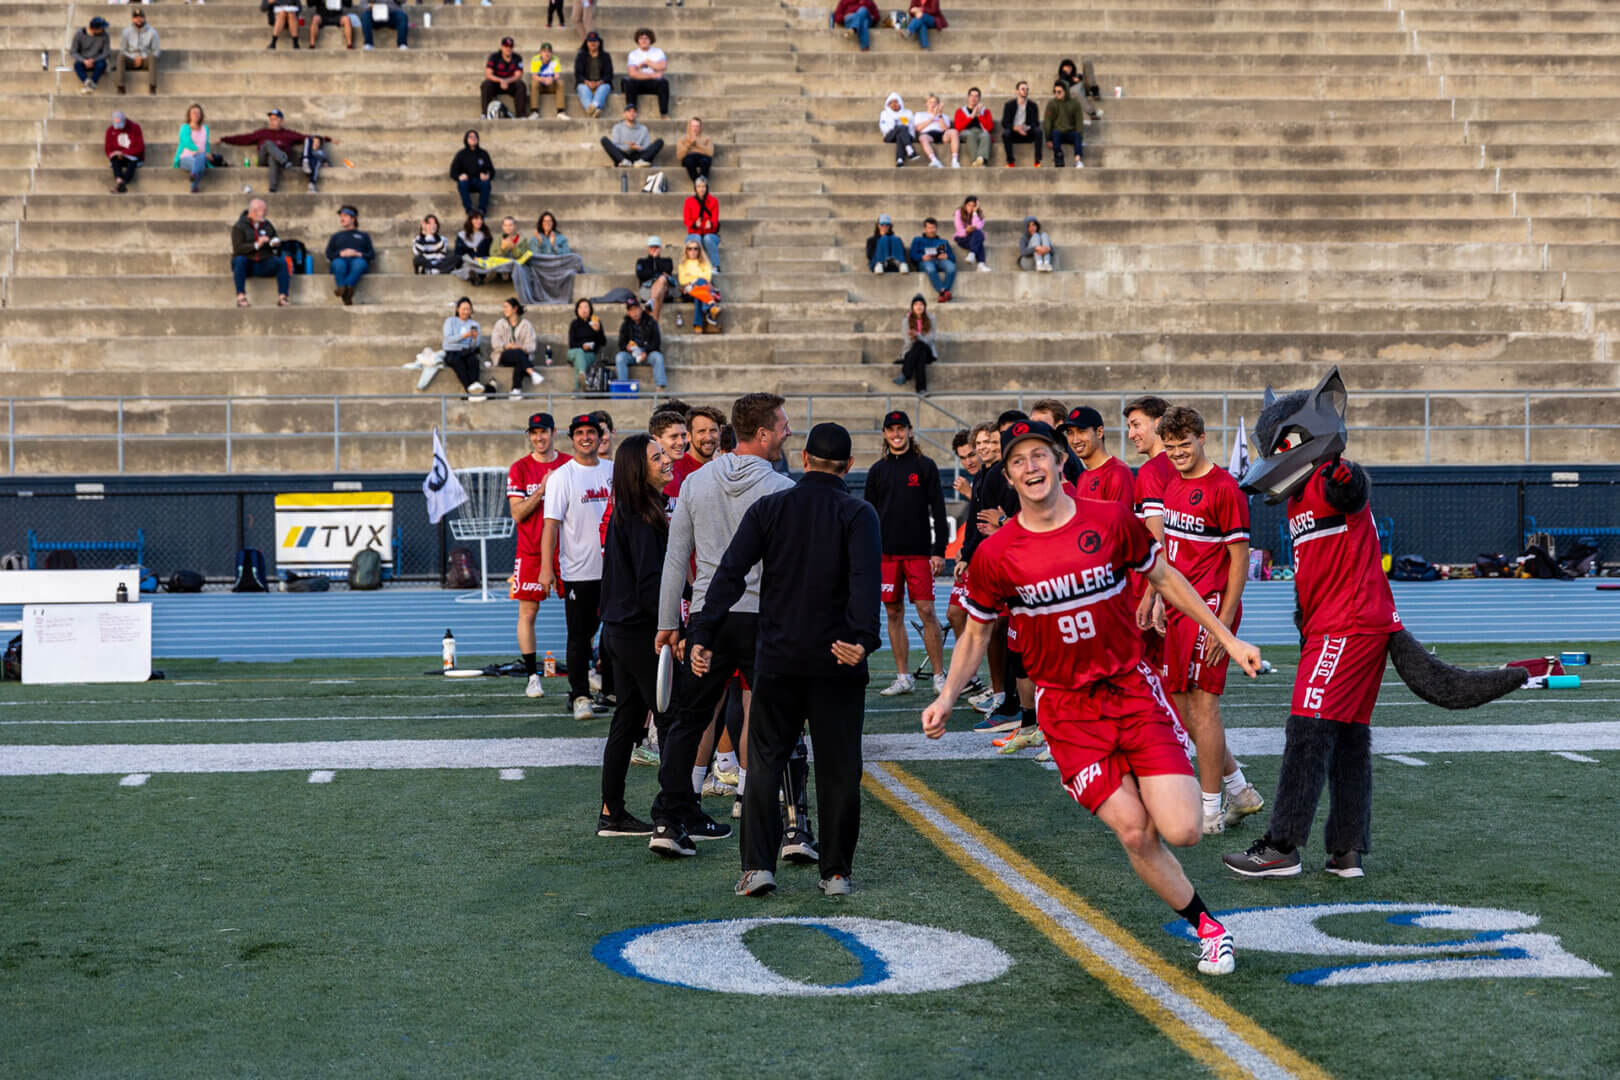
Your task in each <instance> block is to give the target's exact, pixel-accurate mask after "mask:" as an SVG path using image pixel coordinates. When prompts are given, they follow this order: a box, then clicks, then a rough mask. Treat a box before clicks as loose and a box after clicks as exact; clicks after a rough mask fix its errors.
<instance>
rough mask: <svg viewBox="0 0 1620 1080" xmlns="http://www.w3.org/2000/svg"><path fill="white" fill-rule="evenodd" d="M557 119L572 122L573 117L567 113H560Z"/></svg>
mask: <svg viewBox="0 0 1620 1080" xmlns="http://www.w3.org/2000/svg"><path fill="white" fill-rule="evenodd" d="M557 119H559V120H572V119H573V117H571V116H569V115H568V114H567V113H565V112H560V113H558V114H557Z"/></svg>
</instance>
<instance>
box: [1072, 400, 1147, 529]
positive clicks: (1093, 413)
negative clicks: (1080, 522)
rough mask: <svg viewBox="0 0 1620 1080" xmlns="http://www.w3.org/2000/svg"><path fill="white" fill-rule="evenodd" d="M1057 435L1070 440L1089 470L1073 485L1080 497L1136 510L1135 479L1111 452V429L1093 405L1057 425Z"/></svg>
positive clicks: (1128, 467) (1126, 466) (1079, 409)
mask: <svg viewBox="0 0 1620 1080" xmlns="http://www.w3.org/2000/svg"><path fill="white" fill-rule="evenodd" d="M1057 432H1058V434H1059V435H1062V436H1063V437H1064V438H1065V439H1067V440H1068V441H1069V449H1070V450H1073V451H1074V456H1075V457H1077V458H1079V459H1080V464H1082V465H1084V466H1085V467H1086V471H1085V472H1084V473H1082V474H1081V475H1080V478H1079V479H1078V480H1077V481H1075V485H1074V488H1075V491H1076V492H1077V493H1078V494H1079V497H1080V498H1082V499H1100V500H1101V501H1103V502H1117V503H1123V504H1124V506H1125V508H1126V509H1127V510H1134V509H1135V508H1136V478H1135V477H1134V476H1132V475H1131V467H1130V466H1129V465H1127V464H1125V463H1124V462H1123V461H1121V460H1119V458H1117V457H1115V456H1114V455H1112V454H1110V453H1109V452H1108V430H1107V428H1105V427H1103V418H1102V413H1100V412H1098V411H1097V410H1096V409H1093V408H1092V407H1091V406H1090V405H1080V406H1077V407H1075V408H1073V409H1070V410H1069V415H1068V416H1067V417H1066V418H1065V419H1064V421H1063V422H1062V423H1061V424H1059V425H1057Z"/></svg>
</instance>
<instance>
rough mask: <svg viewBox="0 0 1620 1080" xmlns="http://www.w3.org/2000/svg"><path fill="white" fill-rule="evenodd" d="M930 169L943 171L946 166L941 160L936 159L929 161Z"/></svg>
mask: <svg viewBox="0 0 1620 1080" xmlns="http://www.w3.org/2000/svg"><path fill="white" fill-rule="evenodd" d="M928 167H929V168H930V169H943V168H944V167H945V166H944V164H942V163H941V162H940V160H939V158H937V157H936V158H929V159H928Z"/></svg>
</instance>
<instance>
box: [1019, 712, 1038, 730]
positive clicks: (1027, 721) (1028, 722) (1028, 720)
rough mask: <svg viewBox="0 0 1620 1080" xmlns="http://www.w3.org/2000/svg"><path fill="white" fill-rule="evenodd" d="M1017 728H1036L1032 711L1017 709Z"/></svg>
mask: <svg viewBox="0 0 1620 1080" xmlns="http://www.w3.org/2000/svg"><path fill="white" fill-rule="evenodd" d="M1018 726H1019V727H1026V728H1032V727H1037V726H1038V724H1037V722H1036V720H1035V710H1034V709H1019V710H1018Z"/></svg>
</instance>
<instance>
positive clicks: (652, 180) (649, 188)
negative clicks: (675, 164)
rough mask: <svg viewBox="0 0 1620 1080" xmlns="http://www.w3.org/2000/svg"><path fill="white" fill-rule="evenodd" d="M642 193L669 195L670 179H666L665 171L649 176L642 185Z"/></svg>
mask: <svg viewBox="0 0 1620 1080" xmlns="http://www.w3.org/2000/svg"><path fill="white" fill-rule="evenodd" d="M641 193H642V194H643V195H667V194H668V193H669V181H668V180H666V179H664V174H663V173H661V172H655V173H653V174H652V175H651V176H649V177H647V182H646V183H645V184H642V185H641Z"/></svg>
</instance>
